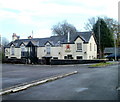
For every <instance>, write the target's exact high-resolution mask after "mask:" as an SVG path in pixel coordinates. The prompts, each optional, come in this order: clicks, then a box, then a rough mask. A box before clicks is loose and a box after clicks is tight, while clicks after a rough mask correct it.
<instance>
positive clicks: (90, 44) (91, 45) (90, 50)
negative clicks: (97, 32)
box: [90, 43, 92, 51]
mask: <svg viewBox="0 0 120 102" xmlns="http://www.w3.org/2000/svg"><path fill="white" fill-rule="evenodd" d="M90 51H92V43H90Z"/></svg>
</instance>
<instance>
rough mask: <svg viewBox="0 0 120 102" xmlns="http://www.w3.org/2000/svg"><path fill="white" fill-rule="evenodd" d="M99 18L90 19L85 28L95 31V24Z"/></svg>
mask: <svg viewBox="0 0 120 102" xmlns="http://www.w3.org/2000/svg"><path fill="white" fill-rule="evenodd" d="M97 20H98V18H95V17H92V18H89V19H88V22H87V23H86V24H85V27H84V28H85V30H88V31H93V26H94V25H95V23H96V21H97Z"/></svg>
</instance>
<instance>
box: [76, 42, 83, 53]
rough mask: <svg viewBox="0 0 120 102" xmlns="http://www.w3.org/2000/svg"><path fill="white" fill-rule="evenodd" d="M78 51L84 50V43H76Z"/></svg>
mask: <svg viewBox="0 0 120 102" xmlns="http://www.w3.org/2000/svg"><path fill="white" fill-rule="evenodd" d="M76 45H77V51H82V43H76Z"/></svg>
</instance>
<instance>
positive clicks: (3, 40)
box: [1, 37, 9, 46]
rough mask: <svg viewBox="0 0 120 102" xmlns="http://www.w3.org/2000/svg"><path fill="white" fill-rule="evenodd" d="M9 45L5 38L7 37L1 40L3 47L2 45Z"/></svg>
mask: <svg viewBox="0 0 120 102" xmlns="http://www.w3.org/2000/svg"><path fill="white" fill-rule="evenodd" d="M8 43H9V41H8V39H7V38H5V37H2V38H1V45H2V46H5V45H7V44H8Z"/></svg>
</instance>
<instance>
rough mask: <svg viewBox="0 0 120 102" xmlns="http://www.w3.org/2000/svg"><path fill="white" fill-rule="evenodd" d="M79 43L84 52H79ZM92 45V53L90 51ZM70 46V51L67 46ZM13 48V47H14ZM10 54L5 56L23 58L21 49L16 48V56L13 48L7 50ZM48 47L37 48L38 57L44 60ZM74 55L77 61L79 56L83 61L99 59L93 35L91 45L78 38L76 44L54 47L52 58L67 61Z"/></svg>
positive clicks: (52, 48)
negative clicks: (69, 56) (67, 58)
mask: <svg viewBox="0 0 120 102" xmlns="http://www.w3.org/2000/svg"><path fill="white" fill-rule="evenodd" d="M77 43H82V51H77ZM90 44H91V51H90ZM67 45H69V47H70V48H69V49H67V48H66V46H67ZM12 46H13V45H12ZM5 50H7V51H8V52H7V53H5V56H8V58H11V57H16V58H18V59H20V58H21V48H15V51H14V52H15V54H14V55H12V52H11V48H6V49H5ZM46 54H47V51H46V46H45V47H37V57H38V58H39V59H42V57H44V56H46ZM67 55H72V57H73V59H77V56H82V57H83V59H94V58H97V45H96V42H95V40H94V37H93V35H92V36H91V38H90V40H89V43H84V41H83V40H82V39H81V38H80V37H78V38H77V39H76V40H75V44H63V45H61V46H57V47H52V46H51V53H50V56H52V57H56V58H58V59H65V56H67Z"/></svg>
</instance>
